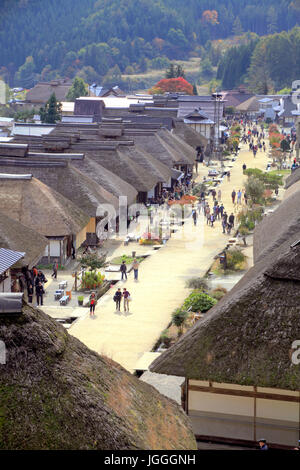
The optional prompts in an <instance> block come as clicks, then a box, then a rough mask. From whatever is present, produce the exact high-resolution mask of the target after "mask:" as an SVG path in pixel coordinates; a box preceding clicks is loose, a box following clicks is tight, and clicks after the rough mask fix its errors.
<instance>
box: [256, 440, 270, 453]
mask: <svg viewBox="0 0 300 470" xmlns="http://www.w3.org/2000/svg"><path fill="white" fill-rule="evenodd" d="M258 445H259V448H260V450H269V447H268V446H267V441H266V439H259V441H258Z"/></svg>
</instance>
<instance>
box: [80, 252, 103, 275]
mask: <svg viewBox="0 0 300 470" xmlns="http://www.w3.org/2000/svg"><path fill="white" fill-rule="evenodd" d="M79 262H80V266H81V267H83V268H89V270H90V271H96V269H100V268H105V267H106V266H108V263H107V261H106V254H103V255H101V256H98V255H96V254H88V255H83V256H82V257H81V258H80V260H79Z"/></svg>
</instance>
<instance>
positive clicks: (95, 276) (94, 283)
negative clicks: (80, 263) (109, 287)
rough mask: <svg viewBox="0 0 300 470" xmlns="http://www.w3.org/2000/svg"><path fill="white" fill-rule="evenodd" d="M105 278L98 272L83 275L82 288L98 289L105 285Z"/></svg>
mask: <svg viewBox="0 0 300 470" xmlns="http://www.w3.org/2000/svg"><path fill="white" fill-rule="evenodd" d="M104 279H105V276H104V275H103V274H100V273H97V272H96V271H87V272H85V273H84V274H83V275H82V281H81V287H82V288H83V289H96V288H97V287H100V286H101V285H102V284H103V281H104Z"/></svg>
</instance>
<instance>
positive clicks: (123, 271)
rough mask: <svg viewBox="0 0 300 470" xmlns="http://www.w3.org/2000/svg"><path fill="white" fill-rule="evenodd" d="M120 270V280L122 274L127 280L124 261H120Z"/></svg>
mask: <svg viewBox="0 0 300 470" xmlns="http://www.w3.org/2000/svg"><path fill="white" fill-rule="evenodd" d="M120 271H121V273H122V277H121V281H123V279H124V276H125V279H126V281H127V266H126V263H125V261H122V264H121V266H120Z"/></svg>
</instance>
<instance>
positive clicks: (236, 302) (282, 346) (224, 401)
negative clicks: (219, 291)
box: [150, 234, 300, 446]
mask: <svg viewBox="0 0 300 470" xmlns="http://www.w3.org/2000/svg"><path fill="white" fill-rule="evenodd" d="M299 238H300V237H299V234H298V235H297V238H295V237H294V235H292V236H290V237H289V238H288V239H286V241H285V243H284V244H283V245H280V246H278V247H276V248H275V249H273V251H272V253H271V254H270V255H269V256H266V257H264V258H263V259H261V260H260V261H258V262H257V263H256V264H255V266H254V267H253V268H252V269H250V271H249V272H248V273H247V274H246V275H245V276H244V277H243V278H242V280H241V281H240V282H239V283H238V284H237V285H236V286H235V287H234V288H233V289H232V290H231V291H230V293H229V294H227V295H226V296H225V297H224V298H223V299H222V300H221V301H220V302H219V303H218V304H217V305H216V306H215V307H213V308H212V309H211V310H210V311H209V312H208V313H207V314H205V316H204V318H202V319H200V320H199V321H198V322H197V323H196V325H195V326H194V327H193V328H192V329H191V330H190V331H188V332H187V333H186V334H185V335H184V336H183V337H182V338H181V339H180V340H179V341H178V343H176V344H175V345H174V346H173V347H171V348H170V349H169V350H167V351H166V352H165V353H163V354H162V355H161V356H160V357H159V358H158V359H156V360H155V361H154V363H153V364H152V365H151V366H150V370H151V371H152V372H157V373H161V374H168V375H178V376H183V377H185V378H186V382H185V387H184V390H183V392H184V396H185V405H184V406H185V410H186V411H187V412H188V414H189V416H190V418H191V419H192V422H193V428H194V432H195V434H196V435H197V436H198V437H199V438H207V437H209V438H210V439H218V440H224V441H226V442H228V441H230V442H247V443H255V442H256V441H257V439H258V437H261V436H262V435H263V436H264V437H265V438H266V439H268V441H269V442H270V443H272V444H273V445H280V446H295V445H296V443H297V441H298V432H299V427H300V423H299V404H300V395H299V392H300V369H299V366H298V365H296V363H294V362H293V353H294V352H295V351H294V349H293V348H294V347H295V346H294V345H295V341H298V340H299V338H300V323H299V315H300V294H299V292H300V291H299V281H300V276H299V268H300V246H296V247H295V248H289V245H291V244H292V243H293V242H295V241H297V240H299Z"/></svg>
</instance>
